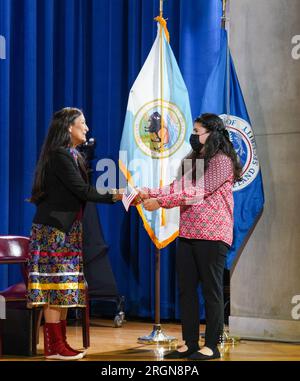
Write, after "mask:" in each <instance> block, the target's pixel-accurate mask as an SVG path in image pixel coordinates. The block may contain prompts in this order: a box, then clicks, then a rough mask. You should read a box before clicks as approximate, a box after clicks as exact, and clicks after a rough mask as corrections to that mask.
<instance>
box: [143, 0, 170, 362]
mask: <svg viewBox="0 0 300 381" xmlns="http://www.w3.org/2000/svg"><path fill="white" fill-rule="evenodd" d="M163 2H164V0H160V4H159V18H160V19H162V18H163ZM163 94H164V87H163V25H162V24H161V27H160V107H161V119H160V123H161V132H162V134H161V147H160V150H161V151H162V150H163V143H164V122H163V116H164V112H163ZM162 177H163V162H161V173H160V187H161V186H162V185H163V181H162ZM165 222H166V219H165V211H164V209H162V223H161V224H162V226H163V225H165ZM138 343H140V344H168V345H169V347H170V346H172V345H176V343H177V339H176V338H175V337H172V336H168V335H166V334H165V333H164V332H163V331H162V328H161V324H160V249H158V248H157V247H155V323H154V326H153V331H152V332H151V334H150V335H148V336H142V337H139V338H138ZM158 356H161V351H160V350H158Z"/></svg>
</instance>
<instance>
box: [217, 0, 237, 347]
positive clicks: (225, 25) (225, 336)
mask: <svg viewBox="0 0 300 381" xmlns="http://www.w3.org/2000/svg"><path fill="white" fill-rule="evenodd" d="M229 1H230V0H222V18H221V26H222V29H226V30H227V33H228V37H227V38H228V41H227V58H226V59H227V65H226V66H227V75H226V81H227V83H226V94H227V99H226V114H227V115H230V67H229V64H230V62H229V60H230V50H229V30H228V29H229V17H228V12H229ZM238 341H240V338H239V337H233V336H230V335H229V329H228V327H226V326H225V325H224V328H223V333H222V335H221V337H220V345H221V348H222V352H223V354H224V353H225V352H226V351H227V350H228V346H229V345H232V346H234V345H235V344H236V343H237V342H238ZM225 345H226V348H225Z"/></svg>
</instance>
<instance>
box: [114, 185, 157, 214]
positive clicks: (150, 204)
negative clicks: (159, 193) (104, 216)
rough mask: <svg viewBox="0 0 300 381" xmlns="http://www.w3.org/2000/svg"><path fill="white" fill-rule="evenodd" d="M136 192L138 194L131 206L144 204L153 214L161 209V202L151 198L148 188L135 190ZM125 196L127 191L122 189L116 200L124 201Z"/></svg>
mask: <svg viewBox="0 0 300 381" xmlns="http://www.w3.org/2000/svg"><path fill="white" fill-rule="evenodd" d="M134 190H135V192H137V193H136V194H135V197H134V199H133V200H132V201H131V202H130V206H137V205H140V204H142V205H143V207H144V208H145V209H146V210H148V211H149V212H153V211H154V210H157V209H159V208H160V204H159V202H158V201H157V200H156V199H155V198H151V197H150V195H149V193H148V192H147V188H143V189H138V188H134ZM123 194H125V190H124V189H120V190H119V192H118V195H117V197H116V200H122V198H123Z"/></svg>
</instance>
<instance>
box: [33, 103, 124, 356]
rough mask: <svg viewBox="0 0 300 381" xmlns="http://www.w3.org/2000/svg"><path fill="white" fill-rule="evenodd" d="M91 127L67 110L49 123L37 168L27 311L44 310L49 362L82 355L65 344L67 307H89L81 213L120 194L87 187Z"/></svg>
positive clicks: (57, 113) (81, 116) (112, 200)
mask: <svg viewBox="0 0 300 381" xmlns="http://www.w3.org/2000/svg"><path fill="white" fill-rule="evenodd" d="M87 132H88V127H87V125H86V122H85V118H84V115H83V113H82V111H81V110H79V109H76V108H69V107H67V108H64V109H62V110H60V111H58V112H56V113H55V114H54V116H53V119H52V121H51V124H50V128H49V131H48V135H47V137H46V139H45V142H44V145H43V147H42V151H41V154H40V158H39V160H38V163H37V167H36V172H35V178H34V183H33V188H32V195H31V199H30V201H31V202H33V203H34V204H35V205H36V206H37V210H36V213H35V216H34V218H33V224H32V229H31V235H30V259H29V264H28V270H29V271H28V272H29V279H28V293H27V299H28V306H30V307H36V306H43V310H44V318H45V325H44V353H45V356H46V358H49V359H61V360H77V359H80V358H82V357H83V356H84V354H85V353H84V352H79V351H76V350H75V349H73V348H71V347H70V345H69V344H68V342H67V339H66V317H67V311H68V308H69V307H85V303H86V301H85V281H84V275H83V261H82V222H81V219H82V213H83V209H84V205H85V203H86V202H87V201H93V202H100V203H113V202H115V201H117V200H120V199H121V195H120V194H119V192H118V191H117V190H109V191H101V190H96V188H94V187H92V186H90V185H89V182H88V175H87V170H86V166H85V162H84V160H83V158H82V156H81V155H80V153H79V152H78V151H77V150H76V147H77V146H78V145H80V144H82V143H84V142H85V141H86V133H87Z"/></svg>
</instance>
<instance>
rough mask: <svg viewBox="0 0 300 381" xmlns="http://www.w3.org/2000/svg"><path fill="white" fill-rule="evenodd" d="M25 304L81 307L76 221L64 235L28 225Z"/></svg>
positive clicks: (82, 294) (79, 237)
mask: <svg viewBox="0 0 300 381" xmlns="http://www.w3.org/2000/svg"><path fill="white" fill-rule="evenodd" d="M27 304H28V307H34V306H41V305H49V306H51V307H59V308H60V307H85V280H84V275H83V261H82V222H81V219H80V218H77V219H76V220H75V221H74V223H73V225H72V227H71V229H70V231H69V232H68V233H64V232H62V231H60V230H58V229H57V228H54V227H51V226H47V225H41V224H32V229H31V234H30V256H29V262H28V288H27Z"/></svg>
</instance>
